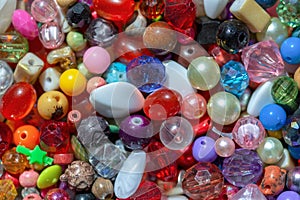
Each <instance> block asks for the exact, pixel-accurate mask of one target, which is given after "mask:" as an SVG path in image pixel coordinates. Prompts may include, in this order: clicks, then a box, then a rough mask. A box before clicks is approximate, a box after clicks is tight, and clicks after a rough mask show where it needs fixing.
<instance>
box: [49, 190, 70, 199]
mask: <svg viewBox="0 0 300 200" xmlns="http://www.w3.org/2000/svg"><path fill="white" fill-rule="evenodd" d="M56 199H61V200H70V196H69V194H68V193H67V192H66V191H65V190H63V189H59V188H54V189H50V190H49V191H48V192H47V193H46V196H45V200H56Z"/></svg>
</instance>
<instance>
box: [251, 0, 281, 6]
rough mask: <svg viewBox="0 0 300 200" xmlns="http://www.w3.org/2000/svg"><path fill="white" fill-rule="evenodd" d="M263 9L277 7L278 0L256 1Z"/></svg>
mask: <svg viewBox="0 0 300 200" xmlns="http://www.w3.org/2000/svg"><path fill="white" fill-rule="evenodd" d="M255 1H256V2H257V3H258V4H259V5H260V6H261V7H263V8H270V7H272V6H274V5H275V3H276V2H277V0H255Z"/></svg>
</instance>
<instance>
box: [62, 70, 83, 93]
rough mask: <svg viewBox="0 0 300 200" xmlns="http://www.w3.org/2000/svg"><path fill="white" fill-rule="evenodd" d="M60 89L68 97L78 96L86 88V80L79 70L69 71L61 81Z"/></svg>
mask: <svg viewBox="0 0 300 200" xmlns="http://www.w3.org/2000/svg"><path fill="white" fill-rule="evenodd" d="M59 86H60V89H61V90H62V91H63V92H64V93H65V94H66V95H68V96H78V95H80V94H81V93H82V92H83V91H84V90H85V88H86V78H85V77H84V75H82V74H81V73H80V72H79V71H78V70H77V69H68V70H66V71H64V72H63V73H62V75H61V76H60V79H59Z"/></svg>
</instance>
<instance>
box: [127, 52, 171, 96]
mask: <svg viewBox="0 0 300 200" xmlns="http://www.w3.org/2000/svg"><path fill="white" fill-rule="evenodd" d="M126 71H127V72H126V76H127V81H128V82H129V83H131V84H133V85H135V86H136V87H137V88H138V89H139V90H140V91H142V92H145V93H151V92H153V91H155V90H157V89H159V88H161V87H162V85H163V84H164V82H165V80H166V72H165V71H166V69H165V66H164V65H163V64H162V63H161V61H160V60H159V59H157V58H154V57H150V56H140V57H138V58H136V59H133V60H132V61H131V62H130V63H129V64H128V65H127V67H126Z"/></svg>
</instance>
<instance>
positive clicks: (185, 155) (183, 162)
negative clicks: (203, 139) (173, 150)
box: [177, 144, 197, 170]
mask: <svg viewBox="0 0 300 200" xmlns="http://www.w3.org/2000/svg"><path fill="white" fill-rule="evenodd" d="M192 149H193V144H191V145H189V146H187V147H186V148H185V149H183V150H182V151H180V153H181V154H182V155H181V156H180V157H179V158H178V160H177V164H178V165H179V166H180V167H182V168H183V169H185V170H187V169H188V168H190V167H192V166H193V165H194V164H196V163H197V161H196V160H195V158H194V157H193V152H192Z"/></svg>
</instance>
